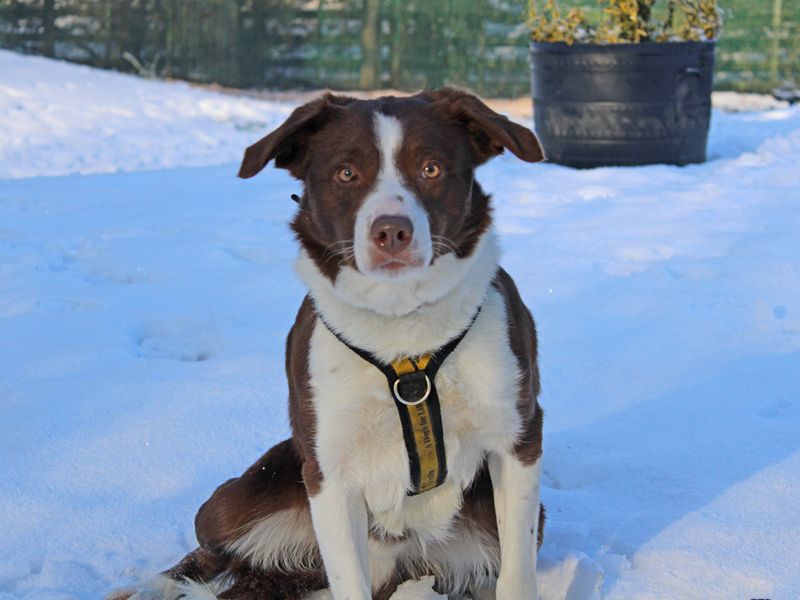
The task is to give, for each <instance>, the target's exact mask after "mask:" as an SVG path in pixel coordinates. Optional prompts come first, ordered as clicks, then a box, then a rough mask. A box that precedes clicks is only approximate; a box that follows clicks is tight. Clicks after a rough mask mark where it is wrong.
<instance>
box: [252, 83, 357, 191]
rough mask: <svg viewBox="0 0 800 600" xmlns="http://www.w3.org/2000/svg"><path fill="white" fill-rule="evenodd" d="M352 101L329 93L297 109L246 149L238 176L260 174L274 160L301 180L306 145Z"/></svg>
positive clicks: (277, 164)
mask: <svg viewBox="0 0 800 600" xmlns="http://www.w3.org/2000/svg"><path fill="white" fill-rule="evenodd" d="M350 101H352V98H348V97H345V96H334V95H333V94H330V93H327V94H324V95H323V96H322V97H320V98H317V99H316V100H313V101H312V102H309V103H308V104H304V105H303V106H301V107H299V108H296V109H295V110H294V111H293V112H292V114H291V115H289V118H288V119H286V121H285V122H284V123H283V125H281V126H280V127H278V128H277V129H276V130H275V131H273V132H272V133H270V134H269V135H267V136H266V137H263V138H261V139H260V140H258V141H257V142H256V143H255V144H253V145H252V146H250V147H249V148H247V150H245V152H244V159H243V160H242V166H241V167H239V177H242V178H245V179H246V178H248V177H252V176H253V175H256V174H258V173H259V172H260V171H261V170H262V169H263V168H264V167H266V166H267V164H268V163H269V161H271V160H273V159H274V160H275V166H276V167H278V168H279V169H287V170H288V171H289V172H290V173H291V174H292V175H293V176H294V177H296V178H298V179H302V178H303V176H304V174H305V148H306V146H307V145H308V141H309V140H310V139H311V136H313V135H314V133H316V132H317V131H319V130H320V129H321V128H322V126H323V125H324V124H325V123H326V122H327V121H329V120H330V119H331V118H332V117H333V116H334V114H335V113H336V111H337V110H342V107H343V106H346V105H347V104H349V103H350Z"/></svg>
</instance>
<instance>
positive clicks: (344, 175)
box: [336, 167, 358, 183]
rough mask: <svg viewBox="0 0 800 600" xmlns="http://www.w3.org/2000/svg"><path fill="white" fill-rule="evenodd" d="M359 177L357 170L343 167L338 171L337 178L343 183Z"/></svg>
mask: <svg viewBox="0 0 800 600" xmlns="http://www.w3.org/2000/svg"><path fill="white" fill-rule="evenodd" d="M357 177H358V176H357V175H356V172H355V171H354V170H353V169H351V168H350V167H342V168H341V169H339V170H338V171H336V179H338V180H339V181H341V182H342V183H350V182H351V181H355V180H356V179H357Z"/></svg>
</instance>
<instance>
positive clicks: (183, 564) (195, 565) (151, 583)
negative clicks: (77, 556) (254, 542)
mask: <svg viewBox="0 0 800 600" xmlns="http://www.w3.org/2000/svg"><path fill="white" fill-rule="evenodd" d="M229 563H230V558H229V557H226V556H220V555H217V554H214V553H213V552H209V551H208V550H205V549H203V548H197V549H196V550H194V551H192V552H190V553H189V554H187V555H186V556H185V557H184V558H183V560H181V561H180V562H179V563H178V564H177V565H175V566H174V567H172V568H171V569H168V570H167V571H164V572H163V573H162V574H161V575H159V576H157V577H155V578H152V579H150V580H148V581H146V582H144V583H142V584H139V585H135V586H133V587H130V588H123V589H118V590H114V591H112V592H111V593H110V594H108V595H107V596H106V597H105V599H104V600H154V599H158V600H179V599H183V600H188V599H192V600H212V599H215V598H217V595H216V594H217V593H218V592H219V589H217V588H219V587H220V586H219V585H214V583H213V582H214V579H216V578H217V577H219V576H220V575H222V574H223V573H224V572H225V571H226V570H227V569H228V567H229Z"/></svg>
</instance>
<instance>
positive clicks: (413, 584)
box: [391, 577, 447, 600]
mask: <svg viewBox="0 0 800 600" xmlns="http://www.w3.org/2000/svg"><path fill="white" fill-rule="evenodd" d="M434 583H435V580H434V578H433V577H423V578H422V579H419V580H417V581H406V582H404V583H403V584H402V585H401V586H400V587H399V588H397V591H396V592H395V593H394V594H393V595H392V598H391V600H447V596H443V595H442V594H438V593H436V592H435V591H434V590H433V584H434Z"/></svg>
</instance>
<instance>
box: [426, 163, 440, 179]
mask: <svg viewBox="0 0 800 600" xmlns="http://www.w3.org/2000/svg"><path fill="white" fill-rule="evenodd" d="M442 171H444V169H443V168H442V165H440V164H439V163H437V162H429V163H425V166H424V167H422V176H423V177H424V178H425V179H436V178H437V177H439V176H441V174H442Z"/></svg>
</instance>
